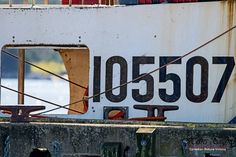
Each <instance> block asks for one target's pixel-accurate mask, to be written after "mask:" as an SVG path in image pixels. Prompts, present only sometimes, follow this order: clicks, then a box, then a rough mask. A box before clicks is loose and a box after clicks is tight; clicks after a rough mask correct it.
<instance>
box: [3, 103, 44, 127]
mask: <svg viewBox="0 0 236 157" xmlns="http://www.w3.org/2000/svg"><path fill="white" fill-rule="evenodd" d="M44 109H45V106H21V105H17V106H9V105H3V106H2V105H1V106H0V110H6V111H9V112H11V122H16V123H22V122H24V123H28V122H29V114H30V113H31V112H34V111H39V110H44Z"/></svg>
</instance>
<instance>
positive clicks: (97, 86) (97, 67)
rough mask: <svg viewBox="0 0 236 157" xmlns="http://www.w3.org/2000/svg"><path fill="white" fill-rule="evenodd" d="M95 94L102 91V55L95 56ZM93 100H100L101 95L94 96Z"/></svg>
mask: <svg viewBox="0 0 236 157" xmlns="http://www.w3.org/2000/svg"><path fill="white" fill-rule="evenodd" d="M93 66H94V68H93V69H94V71H93V95H96V94H99V93H100V92H101V89H100V88H101V56H94V64H93ZM93 102H100V95H99V96H95V97H93Z"/></svg>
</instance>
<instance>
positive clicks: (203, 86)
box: [93, 56, 235, 103]
mask: <svg viewBox="0 0 236 157" xmlns="http://www.w3.org/2000/svg"><path fill="white" fill-rule="evenodd" d="M178 58H180V56H160V57H159V67H163V68H160V70H159V78H158V79H159V80H158V81H159V82H160V83H165V82H167V81H172V83H173V85H172V86H173V92H172V93H171V94H168V93H167V89H165V88H159V89H158V90H159V91H158V92H159V97H160V99H161V100H163V101H164V102H176V101H177V100H178V99H179V98H180V96H181V78H180V76H179V75H178V74H176V73H167V69H168V66H164V65H166V64H168V63H171V64H182V60H181V59H178ZM177 59H178V60H177ZM174 60H176V61H175V62H173V61H174ZM103 63H104V64H105V65H104V66H105V79H104V80H103V79H101V64H103ZM114 64H117V65H119V71H115V72H116V73H118V74H119V75H120V77H119V78H120V80H119V82H120V85H123V84H125V85H123V86H122V87H120V90H119V94H114V93H113V91H112V90H110V89H112V88H114V87H113V81H114V78H113V74H114ZM131 64H132V74H131V75H132V79H133V80H134V81H132V84H138V83H140V81H145V82H146V87H145V88H146V89H145V91H146V92H144V94H143V92H142V93H141V90H140V89H131V91H132V98H133V99H134V100H135V101H137V102H147V101H149V100H151V99H153V96H154V78H153V76H152V75H151V74H148V73H141V72H140V71H141V68H142V66H141V65H145V64H149V65H150V64H155V57H154V56H133V57H132V63H131ZM212 64H213V65H216V64H225V65H226V66H225V69H224V72H223V73H222V76H221V78H220V81H219V84H218V85H216V86H217V88H216V90H215V92H214V94H213V95H214V96H213V97H212V98H211V102H213V103H219V102H220V101H221V98H222V96H223V94H224V91H225V88H226V86H227V83H228V81H229V79H230V76H231V74H232V71H233V69H234V66H235V61H234V57H231V56H213V57H212ZM195 65H198V66H199V67H200V76H194V66H195ZM209 69H210V68H209V63H208V60H207V59H206V58H204V57H202V56H194V57H192V58H190V59H188V60H187V62H186V69H184V70H185V71H186V86H185V87H186V93H185V94H186V98H187V99H188V100H189V101H191V102H195V103H201V102H204V101H205V100H206V99H207V98H208V88H209V87H208V82H209ZM129 73H130V71H128V62H127V60H126V59H125V58H124V57H122V56H112V57H110V58H108V59H107V60H106V61H105V62H102V61H101V56H94V71H93V75H94V78H93V94H94V95H96V94H98V93H100V92H101V81H105V82H104V84H105V90H108V91H107V92H106V93H105V96H106V98H107V99H108V100H109V101H111V102H121V101H123V100H125V99H126V97H127V90H128V89H127V84H126V82H127V81H128V74H129ZM138 77H140V79H136V78H138ZM194 77H200V84H199V85H198V86H199V88H200V93H199V94H195V93H194V89H193V88H194ZM93 102H100V96H96V97H94V98H93Z"/></svg>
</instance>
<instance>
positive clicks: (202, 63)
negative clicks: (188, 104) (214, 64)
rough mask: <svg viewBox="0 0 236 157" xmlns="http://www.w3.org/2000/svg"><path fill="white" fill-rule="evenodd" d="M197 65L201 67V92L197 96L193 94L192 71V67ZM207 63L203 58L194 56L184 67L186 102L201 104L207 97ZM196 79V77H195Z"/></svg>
mask: <svg viewBox="0 0 236 157" xmlns="http://www.w3.org/2000/svg"><path fill="white" fill-rule="evenodd" d="M196 64H199V65H200V66H201V84H200V86H201V92H200V94H199V95H195V94H194V93H193V83H194V82H193V78H194V76H193V74H194V73H193V70H194V65H196ZM208 67H209V66H208V62H207V60H206V59H205V58H203V57H200V56H196V57H192V58H190V59H189V60H188V62H187V66H186V68H187V69H186V76H187V77H186V97H187V98H188V100H190V101H192V102H196V103H200V102H203V101H205V100H206V99H207V97H208ZM195 77H197V76H195Z"/></svg>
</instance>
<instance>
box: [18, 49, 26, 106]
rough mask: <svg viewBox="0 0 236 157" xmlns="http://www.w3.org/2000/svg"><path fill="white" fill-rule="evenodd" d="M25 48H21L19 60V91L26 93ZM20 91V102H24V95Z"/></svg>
mask: <svg viewBox="0 0 236 157" xmlns="http://www.w3.org/2000/svg"><path fill="white" fill-rule="evenodd" d="M24 61H25V50H24V49H19V60H18V91H19V92H20V93H24V86H25V85H24V81H25V64H24ZM20 93H18V104H24V95H23V94H20Z"/></svg>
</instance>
